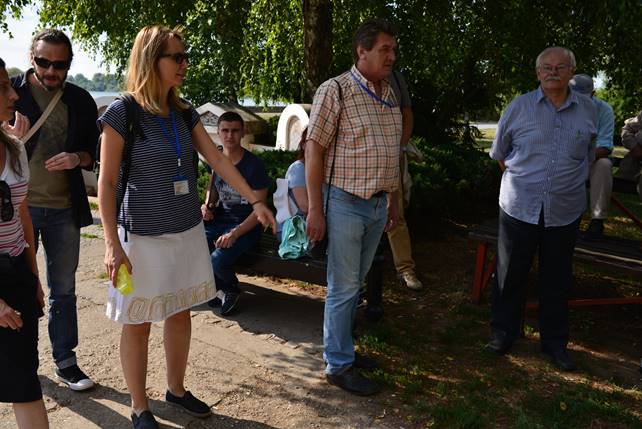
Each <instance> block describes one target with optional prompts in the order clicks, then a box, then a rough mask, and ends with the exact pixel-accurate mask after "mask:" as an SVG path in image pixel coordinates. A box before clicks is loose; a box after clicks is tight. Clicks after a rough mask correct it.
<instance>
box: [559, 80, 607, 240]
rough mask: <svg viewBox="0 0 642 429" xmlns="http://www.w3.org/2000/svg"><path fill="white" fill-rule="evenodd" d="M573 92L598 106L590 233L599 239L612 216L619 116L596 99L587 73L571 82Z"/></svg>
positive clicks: (591, 171) (591, 178)
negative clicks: (614, 161) (616, 133)
mask: <svg viewBox="0 0 642 429" xmlns="http://www.w3.org/2000/svg"><path fill="white" fill-rule="evenodd" d="M570 86H571V89H572V90H573V91H576V92H579V93H580V94H584V95H586V96H587V97H590V98H591V100H592V101H593V104H595V109H596V115H597V116H596V120H595V127H596V128H597V139H596V142H595V147H596V149H595V161H593V163H592V164H591V168H590V173H589V178H590V182H591V192H590V196H591V200H590V202H591V207H590V210H591V223H590V224H589V226H588V229H587V232H588V233H589V235H590V236H591V237H594V238H597V237H600V236H601V235H602V233H604V221H605V220H606V218H607V217H608V214H609V202H610V201H611V192H612V191H613V163H612V162H611V159H610V158H609V156H610V155H611V152H613V129H614V128H615V115H614V114H613V108H612V107H611V106H610V105H609V103H607V102H606V101H604V100H600V99H599V98H597V97H596V96H595V91H594V90H593V78H592V77H591V76H589V75H586V74H576V75H575V76H573V79H571V81H570Z"/></svg>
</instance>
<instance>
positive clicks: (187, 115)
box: [181, 108, 199, 180]
mask: <svg viewBox="0 0 642 429" xmlns="http://www.w3.org/2000/svg"><path fill="white" fill-rule="evenodd" d="M181 116H182V117H183V122H185V126H186V127H187V131H189V132H190V133H191V131H192V128H193V127H192V109H191V108H187V109H185V110H181ZM198 160H199V158H198V152H197V151H196V149H194V153H193V154H192V163H193V165H194V171H195V172H196V179H197V180H198Z"/></svg>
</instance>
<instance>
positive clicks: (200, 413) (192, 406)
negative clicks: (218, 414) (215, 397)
mask: <svg viewBox="0 0 642 429" xmlns="http://www.w3.org/2000/svg"><path fill="white" fill-rule="evenodd" d="M165 401H166V402H167V403H168V404H170V405H175V406H178V407H181V408H183V409H184V410H185V411H187V412H188V413H189V414H191V415H193V416H196V417H201V418H203V417H207V416H209V415H210V414H212V410H211V409H210V407H209V406H208V405H207V404H206V403H205V402H203V401H201V400H200V399H196V398H195V397H194V395H192V394H191V393H190V392H189V391H187V392H185V394H184V395H183V397H180V396H175V395H174V394H172V392H170V391H169V390H168V391H167V392H166V393H165Z"/></svg>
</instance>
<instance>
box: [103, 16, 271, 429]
mask: <svg viewBox="0 0 642 429" xmlns="http://www.w3.org/2000/svg"><path fill="white" fill-rule="evenodd" d="M187 65H188V54H187V53H186V52H185V45H184V44H183V39H182V36H181V34H180V32H179V31H177V30H170V29H169V28H166V27H162V26H158V25H155V26H148V27H145V28H143V29H142V30H141V31H140V32H139V33H138V35H137V36H136V40H135V41H134V46H133V48H132V52H131V54H130V57H129V63H128V70H127V77H126V89H127V93H128V94H129V95H130V96H133V99H132V98H131V97H130V98H127V97H125V98H123V99H118V100H116V101H114V102H113V103H112V104H111V105H110V106H109V108H108V109H107V111H106V112H105V113H104V114H103V115H102V116H101V117H100V119H99V120H98V122H99V126H100V127H101V130H102V135H101V148H100V160H101V164H100V178H99V180H98V198H99V205H100V215H101V218H102V223H103V227H104V231H105V245H106V251H105V267H106V269H107V272H108V273H109V278H110V280H111V281H112V285H114V284H115V283H116V278H117V272H118V269H119V267H120V266H121V264H124V265H125V266H126V267H127V269H128V271H129V272H130V273H131V275H132V280H133V286H134V291H133V292H132V293H131V294H128V295H122V294H121V293H120V292H119V291H118V290H117V289H115V288H114V287H110V290H109V298H108V302H107V315H108V317H110V318H111V319H112V320H115V321H117V322H120V323H122V324H123V330H122V334H121V341H120V357H121V363H122V367H123V373H124V376H125V380H126V382H127V387H128V389H129V392H130V394H131V397H132V422H133V424H134V428H157V427H158V423H157V422H156V420H155V419H154V416H153V415H152V413H151V412H150V411H149V404H148V401H147V396H146V393H145V379H146V373H147V355H148V341H149V333H150V324H151V323H152V322H158V321H165V324H164V346H165V357H166V363H167V384H168V389H167V393H166V398H165V399H166V401H167V402H169V403H171V404H173V405H178V406H180V407H182V408H184V409H185V410H186V411H187V412H189V413H191V414H193V415H196V416H199V417H206V416H208V415H209V414H210V408H209V407H208V406H207V404H205V403H204V402H202V401H200V400H198V399H197V398H195V397H194V396H193V395H192V394H191V393H190V392H189V391H186V390H185V386H184V384H183V382H184V378H185V369H186V366H187V356H188V353H189V345H190V335H191V319H190V308H191V307H193V306H195V305H198V304H201V303H204V302H207V301H209V300H210V299H212V298H213V297H214V295H215V291H216V289H215V285H214V278H213V273H212V267H211V263H210V260H209V252H208V249H207V243H206V240H205V232H204V229H203V223H202V217H201V211H200V204H199V197H198V194H197V189H196V171H195V168H194V161H195V159H194V157H195V156H196V155H195V153H194V149H196V150H197V151H198V152H200V153H201V154H202V155H203V156H204V157H205V159H206V160H207V162H208V163H209V164H210V166H211V167H212V168H213V169H214V171H216V173H217V174H219V175H220V176H221V177H222V178H223V179H224V180H225V181H226V182H227V183H230V184H231V185H232V186H233V187H234V188H236V189H237V190H238V191H239V192H240V193H241V195H243V197H245V198H247V199H248V201H251V203H252V206H253V208H254V213H255V214H256V216H257V217H258V219H259V221H260V222H261V223H262V224H263V225H264V226H272V228H273V229H274V228H275V222H274V217H273V215H272V212H271V211H270V210H269V209H268V208H267V206H266V204H265V202H263V201H259V200H257V199H256V196H255V194H254V193H253V192H252V190H251V189H250V187H249V186H248V185H247V183H246V182H245V180H243V178H242V177H241V175H240V174H239V173H238V171H237V170H236V169H235V168H234V166H233V165H232V164H231V163H230V162H229V160H228V159H227V158H225V157H224V156H222V155H221V153H220V152H219V151H218V150H217V149H216V146H215V145H214V144H213V143H212V141H211V140H210V138H209V137H208V135H207V132H206V131H205V128H204V126H203V124H202V123H201V121H200V119H199V115H198V114H197V112H196V111H195V110H194V108H193V107H191V106H190V105H189V104H187V103H186V102H185V101H184V100H182V99H181V98H180V97H179V95H178V88H179V87H180V85H181V84H182V83H183V79H184V78H185V74H186V71H187ZM133 100H135V102H134V101H133ZM128 112H129V113H128ZM132 141H133V144H132ZM124 171H128V174H127V173H126V174H125V177H123V173H124ZM117 200H118V203H117ZM121 200H122V203H121Z"/></svg>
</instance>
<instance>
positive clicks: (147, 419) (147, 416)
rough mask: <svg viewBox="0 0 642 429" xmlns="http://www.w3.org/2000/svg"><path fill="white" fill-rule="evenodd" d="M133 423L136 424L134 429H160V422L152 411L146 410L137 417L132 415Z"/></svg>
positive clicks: (134, 414)
mask: <svg viewBox="0 0 642 429" xmlns="http://www.w3.org/2000/svg"><path fill="white" fill-rule="evenodd" d="M132 423H133V424H134V429H159V428H160V426H158V422H157V421H156V419H155V418H154V415H153V414H152V412H151V411H149V410H145V411H143V412H142V413H140V416H137V415H136V413H132Z"/></svg>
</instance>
